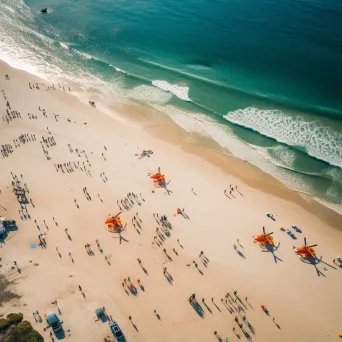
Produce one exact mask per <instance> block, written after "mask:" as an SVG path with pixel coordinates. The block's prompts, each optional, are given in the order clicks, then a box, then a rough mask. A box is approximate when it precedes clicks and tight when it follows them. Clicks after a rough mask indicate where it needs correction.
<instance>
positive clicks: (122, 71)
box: [109, 64, 129, 75]
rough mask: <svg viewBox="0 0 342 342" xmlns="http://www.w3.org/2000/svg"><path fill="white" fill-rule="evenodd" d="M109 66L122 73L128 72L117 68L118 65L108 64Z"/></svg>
mask: <svg viewBox="0 0 342 342" xmlns="http://www.w3.org/2000/svg"><path fill="white" fill-rule="evenodd" d="M109 66H110V67H111V68H113V69H115V70H116V71H117V72H121V73H123V74H126V75H129V73H128V72H126V71H124V70H122V69H120V68H118V67H116V66H114V65H111V64H109Z"/></svg>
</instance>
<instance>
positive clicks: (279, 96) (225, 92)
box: [0, 0, 342, 211]
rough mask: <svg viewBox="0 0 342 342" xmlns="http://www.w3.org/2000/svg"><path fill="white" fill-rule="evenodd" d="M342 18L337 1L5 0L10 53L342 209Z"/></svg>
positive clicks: (0, 52)
mask: <svg viewBox="0 0 342 342" xmlns="http://www.w3.org/2000/svg"><path fill="white" fill-rule="evenodd" d="M43 7H48V8H49V12H50V13H49V14H47V15H42V14H40V13H39V10H40V9H41V8H43ZM341 17H342V2H340V1H337V0H335V1H331V0H329V1H323V0H314V1H297V2H290V1H286V0H282V1H278V2H275V1H270V0H261V1H258V2H254V1H249V0H247V2H246V1H244V2H242V1H241V0H232V1H229V2H228V1H206V0H200V1H198V0H196V1H195V0H187V1H185V2H172V1H160V0H152V1H148V2H146V1H135V2H127V1H122V0H121V1H115V2H112V1H109V0H101V1H96V2H95V1H90V0H82V1H80V0H75V1H72V2H71V1H66V0H60V1H55V0H44V1H42V0H27V1H26V2H25V3H24V2H23V1H22V0H1V2H0V25H1V30H0V38H1V39H0V57H1V58H2V59H3V60H5V61H6V62H8V63H9V64H11V65H13V66H15V67H19V68H22V69H25V70H27V71H29V72H32V73H35V74H38V75H40V76H42V77H45V78H47V77H48V78H49V79H50V80H54V81H59V80H60V81H68V82H71V81H73V82H76V83H78V84H79V85H80V86H81V87H82V89H83V90H84V91H86V92H89V93H91V94H92V95H93V96H95V94H96V96H97V97H98V96H100V97H101V99H102V100H103V101H106V102H107V103H111V102H113V101H122V100H123V99H127V98H129V99H133V100H136V101H140V102H143V103H148V104H150V105H151V106H153V107H154V108H157V109H158V110H160V111H163V112H165V113H167V114H168V115H170V116H171V117H172V118H173V119H174V121H176V122H177V123H178V124H179V125H181V126H182V127H183V128H185V129H187V130H189V131H192V130H195V131H201V132H202V133H204V134H206V135H209V136H211V137H212V138H213V139H214V140H216V141H217V142H218V143H219V144H220V145H222V146H224V147H227V148H228V149H229V150H230V151H231V152H232V153H233V154H234V155H235V156H237V157H238V158H241V159H245V160H248V161H249V162H250V163H252V164H253V165H255V166H257V167H259V168H260V169H262V170H264V171H265V172H267V173H269V174H271V175H273V176H274V177H276V178H278V179H279V180H281V181H282V182H283V183H285V184H286V185H287V186H289V187H291V188H293V189H296V190H298V191H302V192H305V193H309V194H312V195H313V196H315V197H316V198H318V199H319V200H320V201H322V202H324V203H325V204H326V205H329V206H331V207H333V208H334V209H335V210H339V211H341V208H342V169H341V168H342V106H341V84H342V64H341V59H340V57H341V52H342V29H341V26H340V18H341Z"/></svg>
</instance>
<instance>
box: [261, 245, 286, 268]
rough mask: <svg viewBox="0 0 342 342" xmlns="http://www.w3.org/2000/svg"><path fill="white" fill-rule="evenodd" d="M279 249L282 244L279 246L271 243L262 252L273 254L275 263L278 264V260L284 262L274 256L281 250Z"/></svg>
mask: <svg viewBox="0 0 342 342" xmlns="http://www.w3.org/2000/svg"><path fill="white" fill-rule="evenodd" d="M279 247H280V242H279V243H278V245H277V246H275V245H272V244H271V243H266V245H265V249H263V250H262V251H263V252H267V253H272V255H273V259H274V262H275V263H277V262H278V260H279V261H281V262H283V260H282V259H280V258H279V257H277V256H276V255H275V254H274V253H275V252H276V251H277V250H278V249H279Z"/></svg>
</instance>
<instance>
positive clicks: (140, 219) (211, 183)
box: [0, 63, 342, 342]
mask: <svg viewBox="0 0 342 342" xmlns="http://www.w3.org/2000/svg"><path fill="white" fill-rule="evenodd" d="M5 75H8V76H9V79H6V78H5ZM36 84H38V86H39V89H37V88H36ZM33 85H34V87H33ZM63 86H64V90H63ZM0 89H1V91H2V92H1V93H0V114H1V118H0V130H1V133H0V145H2V147H3V146H7V150H6V151H7V152H6V155H5V154H2V156H1V159H0V163H1V180H0V190H1V194H0V204H1V207H0V216H5V217H6V218H7V219H11V220H16V222H17V227H18V229H13V230H12V231H9V232H8V233H7V235H6V236H5V238H4V239H3V241H2V242H1V248H0V257H1V262H0V264H1V268H0V273H1V274H2V275H3V276H5V277H6V278H7V279H8V280H9V281H13V285H12V286H11V290H12V291H13V292H15V293H17V294H18V295H19V296H20V299H14V300H11V301H9V302H5V303H0V304H1V306H0V314H3V315H6V314H8V313H10V312H22V313H23V314H24V317H25V319H27V320H29V321H30V322H31V323H32V325H33V326H34V328H35V329H37V330H38V331H39V332H40V333H41V334H42V335H43V336H44V338H45V340H46V341H54V340H58V338H57V337H58V336H57V337H56V336H55V335H54V334H52V336H50V331H51V329H50V328H49V327H48V326H47V324H46V322H45V319H44V315H45V314H47V313H49V312H54V313H56V314H57V315H58V317H59V318H60V319H61V321H62V322H63V323H62V326H63V329H64V332H65V339H66V340H70V341H75V342H95V341H104V338H106V337H107V336H110V335H111V333H110V330H109V327H108V322H110V320H111V319H113V320H115V321H116V322H117V323H118V325H119V326H120V328H121V329H122V331H123V333H124V335H125V338H126V340H127V341H139V342H140V341H141V342H143V341H156V342H157V341H158V342H167V341H184V342H185V341H186V342H189V341H217V340H218V341H238V340H241V341H245V340H253V341H262V342H274V341H279V342H282V341H284V342H289V341H293V342H296V341H306V342H311V341H317V342H324V341H335V340H336V341H337V340H339V337H338V334H339V333H342V314H341V307H342V296H341V295H340V288H341V281H342V268H339V263H338V262H337V261H336V262H335V263H334V262H333V260H334V259H336V258H337V256H339V255H341V254H342V251H341V246H342V219H341V216H340V215H338V214H337V213H335V212H333V211H331V210H329V209H327V208H325V207H323V206H321V205H320V204H318V203H317V202H315V201H314V200H312V199H310V198H308V197H306V196H303V195H300V194H299V193H296V192H293V191H291V190H289V189H287V188H285V186H283V185H282V184H281V183H279V182H278V181H276V180H275V179H273V178H271V177H270V176H267V175H266V174H263V173H262V172H261V171H259V170H257V169H256V168H254V167H252V166H250V165H249V164H247V163H245V162H243V161H239V160H236V159H234V158H231V157H229V156H226V155H224V153H225V152H226V151H224V150H223V149H219V147H218V146H214V145H212V143H211V142H207V141H205V138H203V137H202V138H201V137H199V136H197V135H194V134H189V133H187V132H184V131H182V130H181V129H180V128H179V127H176V125H175V124H173V123H172V122H171V121H170V119H167V118H165V117H161V116H160V115H159V113H158V112H151V111H149V110H148V109H146V108H140V107H138V106H137V105H122V108H120V107H118V108H116V109H112V110H109V109H106V110H104V108H102V107H101V105H100V104H97V103H96V104H95V106H96V107H97V108H96V107H93V106H91V105H89V104H88V103H82V102H81V101H79V99H77V98H76V97H75V96H73V95H72V89H71V92H70V91H69V90H68V86H66V85H60V86H59V85H58V84H54V89H53V88H52V84H48V83H47V82H46V81H45V80H42V79H39V78H37V77H35V76H32V75H30V74H28V73H26V72H24V71H20V70H16V69H13V68H11V67H10V66H8V65H7V64H5V63H0ZM5 97H6V98H5ZM89 100H91V99H89ZM7 101H8V104H7ZM9 106H10V107H9ZM120 110H122V111H125V113H124V114H125V115H121V114H120ZM6 111H8V112H10V113H11V112H12V111H16V112H19V113H20V116H19V115H13V114H11V115H10V116H11V119H8V112H6ZM6 118H7V119H6ZM200 140H201V141H202V142H203V144H202V145H201V146H199V144H198V142H199V141H200ZM9 145H10V147H9ZM143 150H151V151H153V154H150V155H149V156H144V157H141V153H142V151H143ZM212 150H216V152H214V151H212ZM158 167H160V168H161V173H163V174H165V176H166V181H167V182H169V181H170V183H169V184H168V185H167V189H169V190H170V191H172V193H170V194H168V193H167V191H166V190H165V189H164V188H162V187H156V186H154V184H153V181H152V179H151V178H150V176H151V175H152V174H155V173H156V172H157V171H158ZM17 180H18V184H17ZM12 182H14V183H13V184H14V187H15V186H17V185H20V186H21V187H23V188H24V189H25V191H26V196H27V198H28V200H29V201H28V203H27V204H20V203H18V199H17V197H16V195H15V193H14V191H13V184H12ZM230 186H231V187H232V188H233V191H231V190H230ZM225 190H227V193H226V194H227V195H225V193H224V191H225ZM129 193H134V194H135V196H136V197H134V196H128V197H127V194H129ZM125 198H126V199H127V201H126V202H124V200H125ZM30 200H31V201H30ZM125 207H126V208H125ZM177 208H180V209H182V210H184V215H182V214H177ZM119 212H121V214H120V217H121V219H122V220H123V221H124V229H123V231H122V232H121V234H118V233H112V232H109V231H108V227H107V225H105V221H106V219H107V218H108V217H109V216H114V215H116V214H118V213H119ZM266 213H271V214H272V215H273V216H274V220H272V219H270V218H269V217H267V216H266ZM163 215H166V216H167V220H166V221H164V224H163V222H161V221H160V218H161V217H162V216H163ZM293 224H295V225H297V226H298V227H299V228H300V229H301V230H302V233H297V232H294V231H293V229H292V228H291V226H292V225H293ZM263 226H264V227H265V230H266V232H267V233H271V232H273V235H272V236H273V238H274V242H275V243H274V247H273V249H272V250H271V251H270V250H268V249H263V248H261V246H260V245H259V244H258V243H254V241H253V237H254V236H257V235H258V234H261V233H262V227H263ZM280 227H284V229H289V230H292V231H293V232H294V235H295V236H296V238H297V239H293V238H291V237H290V236H289V235H288V234H287V233H286V231H282V230H281V229H280ZM41 234H43V235H41ZM39 236H40V237H39ZM120 236H121V237H120ZM304 236H305V237H306V238H307V241H308V244H310V245H313V244H318V246H317V247H315V250H316V253H317V259H316V261H317V262H316V263H315V264H311V263H310V262H306V260H302V259H301V258H300V256H298V255H296V254H295V252H294V247H298V246H301V245H303V241H304ZM40 239H43V240H44V241H45V242H46V246H44V244H43V245H42V246H39V243H40ZM96 240H98V243H97V242H96ZM88 244H90V248H86V245H88ZM234 246H235V247H234ZM89 250H91V252H89ZM201 251H203V254H202V255H200V253H201ZM139 259H140V260H141V263H139ZM14 261H15V262H16V263H17V265H16V266H15V265H14ZM165 267H166V268H167V269H166V270H165V269H164V268H165ZM18 269H19V271H18ZM128 278H129V279H130V280H129V279H128ZM138 280H139V282H138ZM125 281H126V283H127V284H128V286H127V285H126V284H125ZM122 284H124V285H122ZM130 284H132V285H133V286H134V289H133V291H132V289H130V288H129V286H130ZM79 286H81V290H80V289H79ZM227 293H229V295H228V296H227ZM193 294H195V299H196V301H197V303H195V302H192V303H189V297H190V296H191V295H193ZM246 298H247V299H246ZM202 299H204V302H203V301H202ZM54 301H57V305H56V304H53V302H54ZM102 306H105V310H106V313H107V315H108V321H107V322H105V323H103V322H101V321H99V320H98V319H97V317H96V314H95V310H96V309H97V308H98V307H102ZM261 306H265V307H266V308H267V313H266V312H265V311H263V310H262V308H261ZM195 309H197V311H196V310H195ZM37 310H38V312H39V314H40V316H41V317H42V318H43V319H42V322H39V321H37V320H36V319H35V317H34V316H33V312H36V311H37ZM130 316H131V320H130V319H129V317H130ZM214 332H217V334H216V335H215V334H214ZM112 338H113V337H112Z"/></svg>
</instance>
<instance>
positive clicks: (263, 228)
mask: <svg viewBox="0 0 342 342" xmlns="http://www.w3.org/2000/svg"><path fill="white" fill-rule="evenodd" d="M262 231H263V232H264V235H266V232H265V227H262Z"/></svg>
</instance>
